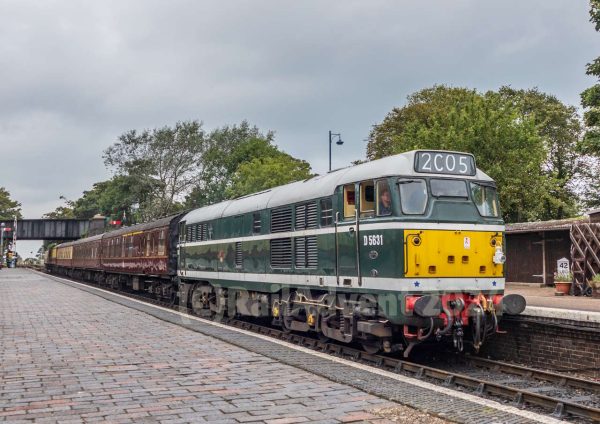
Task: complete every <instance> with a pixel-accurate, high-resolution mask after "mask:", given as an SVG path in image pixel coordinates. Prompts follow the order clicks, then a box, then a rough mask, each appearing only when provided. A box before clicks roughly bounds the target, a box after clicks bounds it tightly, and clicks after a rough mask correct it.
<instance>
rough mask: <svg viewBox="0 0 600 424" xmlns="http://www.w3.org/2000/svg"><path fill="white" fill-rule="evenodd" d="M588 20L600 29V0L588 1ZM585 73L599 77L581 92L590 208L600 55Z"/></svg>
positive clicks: (599, 119)
mask: <svg viewBox="0 0 600 424" xmlns="http://www.w3.org/2000/svg"><path fill="white" fill-rule="evenodd" d="M590 21H591V22H592V23H593V24H594V26H595V28H596V31H600V0H591V1H590ZM586 74H588V75H591V76H594V77H596V78H598V79H599V82H597V83H596V84H594V85H593V86H591V87H590V88H588V89H586V90H585V91H583V93H581V105H582V106H583V108H584V110H585V111H584V114H583V120H584V123H585V126H586V132H585V136H584V137H583V141H582V143H581V151H582V153H583V154H585V155H586V162H587V166H586V167H585V168H584V169H585V170H586V171H587V173H586V175H585V178H584V182H583V184H582V185H583V189H582V192H583V193H582V195H583V199H584V204H585V205H586V206H588V207H590V208H597V207H600V179H599V178H598V171H600V57H597V58H596V59H595V60H594V61H592V62H591V63H588V64H587V66H586Z"/></svg>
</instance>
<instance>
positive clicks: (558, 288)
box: [554, 272, 573, 296]
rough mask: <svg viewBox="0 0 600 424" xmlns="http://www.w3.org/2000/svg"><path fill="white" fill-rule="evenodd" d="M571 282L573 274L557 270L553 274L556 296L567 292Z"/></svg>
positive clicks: (569, 289)
mask: <svg viewBox="0 0 600 424" xmlns="http://www.w3.org/2000/svg"><path fill="white" fill-rule="evenodd" d="M572 283H573V274H571V273H570V272H559V273H557V274H554V294H555V295H557V296H563V295H565V294H569V291H571V284H572Z"/></svg>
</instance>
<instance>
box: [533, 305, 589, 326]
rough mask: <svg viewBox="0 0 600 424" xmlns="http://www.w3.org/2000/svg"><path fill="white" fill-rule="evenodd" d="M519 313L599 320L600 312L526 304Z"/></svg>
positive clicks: (586, 320)
mask: <svg viewBox="0 0 600 424" xmlns="http://www.w3.org/2000/svg"><path fill="white" fill-rule="evenodd" d="M521 315H529V316H532V317H540V318H558V319H567V320H571V321H582V322H600V312H592V311H581V310H576V309H562V308H550V307H547V306H527V307H526V308H525V310H524V311H523V313H522V314H521Z"/></svg>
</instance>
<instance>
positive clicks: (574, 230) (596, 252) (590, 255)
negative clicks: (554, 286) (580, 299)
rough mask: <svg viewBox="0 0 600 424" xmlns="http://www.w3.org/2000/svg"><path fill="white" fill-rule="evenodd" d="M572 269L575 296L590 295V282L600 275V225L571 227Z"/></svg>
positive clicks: (585, 224) (574, 225) (575, 225)
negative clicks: (596, 275)
mask: <svg viewBox="0 0 600 424" xmlns="http://www.w3.org/2000/svg"><path fill="white" fill-rule="evenodd" d="M571 269H572V271H573V294H575V295H589V294H590V293H591V288H590V287H589V284H588V280H589V279H591V278H592V277H593V276H594V275H595V274H600V223H581V224H573V225H572V226H571Z"/></svg>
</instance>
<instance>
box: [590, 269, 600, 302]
mask: <svg viewBox="0 0 600 424" xmlns="http://www.w3.org/2000/svg"><path fill="white" fill-rule="evenodd" d="M588 285H589V286H590V287H591V288H592V297H600V274H595V275H594V276H593V277H592V279H591V280H588Z"/></svg>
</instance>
